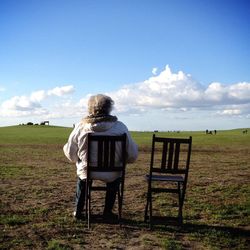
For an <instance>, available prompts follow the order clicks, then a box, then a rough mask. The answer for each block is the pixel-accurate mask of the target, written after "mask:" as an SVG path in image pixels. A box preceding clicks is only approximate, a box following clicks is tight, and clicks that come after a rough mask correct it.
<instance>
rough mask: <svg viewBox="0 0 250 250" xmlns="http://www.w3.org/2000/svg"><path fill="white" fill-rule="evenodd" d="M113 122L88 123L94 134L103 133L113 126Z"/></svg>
mask: <svg viewBox="0 0 250 250" xmlns="http://www.w3.org/2000/svg"><path fill="white" fill-rule="evenodd" d="M114 124H115V122H96V123H89V126H90V129H91V130H92V131H94V132H104V131H106V130H109V129H110V128H112V127H113V126H114Z"/></svg>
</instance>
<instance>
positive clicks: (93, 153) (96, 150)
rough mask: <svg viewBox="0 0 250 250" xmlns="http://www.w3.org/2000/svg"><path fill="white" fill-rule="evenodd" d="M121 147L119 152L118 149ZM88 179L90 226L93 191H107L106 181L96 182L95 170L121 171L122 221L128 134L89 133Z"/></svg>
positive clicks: (119, 197)
mask: <svg viewBox="0 0 250 250" xmlns="http://www.w3.org/2000/svg"><path fill="white" fill-rule="evenodd" d="M118 148H119V150H118V151H119V152H120V153H119V154H118V153H117V149H118ZM87 154H88V157H87V159H88V160H87V180H86V197H85V198H86V217H87V221H88V228H89V227H90V220H91V192H92V191H107V186H106V185H105V183H103V185H100V183H99V184H96V183H95V178H94V177H93V176H94V172H99V173H100V172H106V173H107V172H116V173H119V176H120V177H119V187H118V190H117V193H118V220H119V223H120V222H121V216H122V202H123V190H124V178H125V167H126V134H123V135H119V136H111V135H96V134H91V133H90V134H88V153H87Z"/></svg>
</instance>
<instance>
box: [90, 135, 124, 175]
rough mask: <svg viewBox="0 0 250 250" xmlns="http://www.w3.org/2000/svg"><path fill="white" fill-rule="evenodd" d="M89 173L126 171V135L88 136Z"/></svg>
mask: <svg viewBox="0 0 250 250" xmlns="http://www.w3.org/2000/svg"><path fill="white" fill-rule="evenodd" d="M87 154H88V155H87V159H88V160H87V169H88V172H91V171H98V172H113V171H125V166H126V134H122V135H96V134H92V133H89V134H88V153H87Z"/></svg>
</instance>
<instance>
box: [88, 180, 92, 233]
mask: <svg viewBox="0 0 250 250" xmlns="http://www.w3.org/2000/svg"><path fill="white" fill-rule="evenodd" d="M91 185H92V182H91V181H90V182H89V183H88V208H87V210H88V215H87V218H88V229H90V216H91Z"/></svg>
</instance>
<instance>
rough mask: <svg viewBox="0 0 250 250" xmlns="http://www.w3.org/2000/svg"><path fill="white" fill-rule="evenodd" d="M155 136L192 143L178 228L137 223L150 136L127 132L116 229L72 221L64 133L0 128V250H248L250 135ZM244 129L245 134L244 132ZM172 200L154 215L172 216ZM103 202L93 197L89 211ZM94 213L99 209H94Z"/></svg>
mask: <svg viewBox="0 0 250 250" xmlns="http://www.w3.org/2000/svg"><path fill="white" fill-rule="evenodd" d="M242 130H243V129H236V130H229V131H218V133H217V135H206V134H205V133H204V132H203V131H196V132H195V131H190V132H189V131H185V132H180V133H176V132H158V133H157V135H158V136H169V137H188V136H192V137H193V151H192V157H191V168H190V174H189V180H188V187H187V199H186V201H185V204H184V211H183V213H184V226H183V227H182V228H180V227H178V226H176V225H174V224H171V223H169V224H164V223H162V224H158V225H155V226H154V229H153V231H149V230H148V225H147V224H146V223H144V221H143V210H144V206H145V201H146V200H145V199H146V195H145V193H146V182H145V180H144V176H145V174H146V173H147V171H148V168H149V159H150V147H151V140H152V134H153V133H152V132H132V137H133V138H134V140H135V141H136V142H137V144H138V145H139V158H138V160H137V162H136V163H134V164H131V165H128V168H127V173H126V182H125V199H124V206H123V216H124V217H125V219H126V222H125V223H124V226H122V227H121V228H120V227H119V226H118V225H113V224H111V225H110V224H105V223H103V222H100V223H93V225H92V228H91V230H87V226H86V223H85V221H83V222H75V221H74V220H73V219H72V216H71V214H72V210H73V200H74V192H75V182H76V175H75V166H74V164H70V163H69V162H68V161H67V159H66V158H65V156H64V154H63V151H62V147H63V145H64V143H66V141H67V139H68V136H69V134H70V132H71V131H72V128H63V127H53V126H11V127H2V128H0V176H1V182H0V196H1V203H0V214H1V216H0V230H1V234H0V248H1V249H84V248H85V249H91V248H92V249H101V248H104V249H105V248H106V249H111V248H112V249H126V248H131V249H137V248H139V249H144V248H145V249H249V247H250V242H249V237H250V232H249V224H250V199H249V197H250V186H249V179H250V132H249V133H248V134H242ZM248 130H249V129H248ZM173 204H176V201H175V200H174V197H164V196H161V195H159V196H158V197H157V198H156V202H155V207H154V211H155V212H156V213H159V214H160V215H168V216H169V215H175V214H176V208H174V209H173ZM102 205H103V200H102V199H101V198H99V197H96V200H95V206H94V207H95V209H96V210H97V211H99V210H101V208H102ZM98 209H99V210H98Z"/></svg>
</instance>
